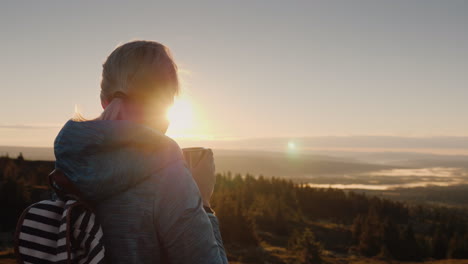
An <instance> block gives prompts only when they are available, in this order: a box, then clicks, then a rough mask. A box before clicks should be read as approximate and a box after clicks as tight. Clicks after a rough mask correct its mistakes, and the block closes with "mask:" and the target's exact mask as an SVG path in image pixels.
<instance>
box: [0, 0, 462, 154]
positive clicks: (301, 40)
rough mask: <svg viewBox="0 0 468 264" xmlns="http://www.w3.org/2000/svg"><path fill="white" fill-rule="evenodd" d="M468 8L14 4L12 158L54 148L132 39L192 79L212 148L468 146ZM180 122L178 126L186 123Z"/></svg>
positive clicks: (198, 126)
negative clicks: (110, 58) (151, 46)
mask: <svg viewBox="0 0 468 264" xmlns="http://www.w3.org/2000/svg"><path fill="white" fill-rule="evenodd" d="M467 14H468V1H455V0H454V1H428V0H420V1H374V0H372V1H271V0H269V1H219V0H218V1H185V2H179V1H171V2H170V3H169V1H168V2H167V3H162V1H147V2H141V1H8V2H6V1H3V2H2V3H1V4H0V33H1V35H0V39H1V49H0V58H1V63H0V80H1V83H0V89H1V90H0V91H1V99H2V100H1V101H0V145H23V146H51V145H52V143H53V139H54V138H55V136H56V134H57V132H58V129H59V128H60V126H61V125H62V124H63V123H64V122H66V120H67V119H69V118H70V117H71V116H72V114H73V111H74V107H75V104H77V105H79V108H80V109H81V111H82V112H83V114H84V115H85V116H86V117H89V118H92V117H95V116H97V115H98V114H99V113H100V111H101V107H100V102H99V89H100V88H99V82H100V74H101V70H102V66H101V65H102V63H103V61H104V59H105V58H106V56H107V55H108V54H109V53H110V52H111V51H112V50H113V49H114V48H115V47H116V46H117V45H118V44H122V43H125V42H127V41H129V40H133V39H150V40H156V41H159V42H162V43H164V44H166V45H167V46H169V47H170V48H171V49H172V52H173V54H174V57H175V59H176V61H177V63H178V65H179V67H180V68H181V78H182V79H183V82H184V98H186V100H189V101H190V102H191V105H192V108H193V118H192V119H193V120H192V122H191V125H190V126H187V127H185V128H182V129H179V131H174V129H173V130H172V131H171V132H173V133H174V134H190V135H198V136H207V137H214V138H232V137H234V138H237V137H295V136H331V135H393V136H416V137H420V136H436V135H437V136H453V135H457V136H467V135H468V122H467V121H468V120H467V117H468V103H467V99H468V15H467ZM178 121H179V122H180V120H178Z"/></svg>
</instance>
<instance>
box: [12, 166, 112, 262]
mask: <svg viewBox="0 0 468 264" xmlns="http://www.w3.org/2000/svg"><path fill="white" fill-rule="evenodd" d="M49 181H50V185H51V187H52V188H53V189H54V190H55V192H56V194H57V196H58V198H57V199H55V200H43V201H40V202H38V203H35V204H33V205H31V206H29V207H28V208H26V209H25V210H24V211H23V214H22V215H21V217H20V219H19V221H18V225H17V228H16V233H15V253H16V256H17V260H18V263H47V264H49V263H67V264H68V263H79V264H82V263H83V264H84V263H86V264H88V263H90V264H91V263H93V264H95V263H105V261H104V252H105V250H104V244H103V240H102V236H103V233H102V229H101V226H100V225H99V223H98V222H97V221H96V216H95V215H94V213H93V211H92V209H91V207H90V206H89V203H87V202H85V201H84V200H82V199H79V197H81V195H80V194H79V192H78V191H77V190H76V189H75V188H74V187H73V185H72V184H71V182H70V181H69V180H68V178H66V177H65V176H64V174H63V173H61V171H59V170H57V169H56V170H54V171H53V172H52V173H51V174H50V175H49Z"/></svg>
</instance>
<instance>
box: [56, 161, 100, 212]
mask: <svg viewBox="0 0 468 264" xmlns="http://www.w3.org/2000/svg"><path fill="white" fill-rule="evenodd" d="M49 185H50V187H51V188H52V190H54V191H55V193H56V194H57V196H58V197H59V198H60V199H62V200H67V197H71V198H72V199H74V200H77V201H79V202H81V203H82V204H83V205H84V206H85V207H87V208H88V209H90V210H91V211H94V210H93V209H94V206H93V204H92V203H91V202H90V201H88V200H86V199H85V198H84V197H83V194H82V193H81V191H80V190H78V188H76V186H75V184H73V182H72V181H71V180H70V179H69V178H68V177H67V176H66V175H65V173H63V171H62V170H60V169H58V168H56V169H54V170H53V171H52V172H51V173H50V174H49Z"/></svg>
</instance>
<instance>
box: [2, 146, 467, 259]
mask: <svg viewBox="0 0 468 264" xmlns="http://www.w3.org/2000/svg"><path fill="white" fill-rule="evenodd" d="M53 168H54V163H53V162H50V161H28V160H25V159H24V158H23V156H22V155H20V156H18V157H17V158H10V157H0V203H1V204H2V213H1V215H2V217H1V218H0V233H1V234H2V236H1V238H2V239H3V240H0V251H1V250H6V249H8V248H11V246H12V245H11V239H8V237H9V236H8V234H12V232H13V230H14V228H15V225H16V221H17V218H18V216H19V215H20V213H21V212H22V210H23V209H24V208H25V207H26V206H28V205H29V204H31V203H33V202H36V201H38V200H41V199H47V198H48V197H49V195H50V191H49V189H48V187H47V175H48V174H49V173H50V172H51V171H52V170H53ZM212 205H213V208H214V211H215V212H216V215H217V216H218V218H219V221H220V227H221V234H222V236H223V240H224V242H225V247H226V251H227V254H228V258H229V260H230V261H231V262H233V263H234V262H237V263H334V262H333V259H334V258H337V257H341V258H343V257H344V258H347V257H351V256H354V257H362V258H373V259H376V260H377V259H378V260H395V261H401V262H405V261H418V262H419V261H426V260H437V259H468V225H467V223H468V211H467V210H465V209H462V208H456V207H448V206H435V205H421V204H413V203H407V202H403V201H394V200H390V199H386V198H379V197H376V196H371V195H368V194H365V193H359V192H356V191H354V192H352V191H343V190H339V189H332V188H312V187H309V186H307V185H305V184H300V183H297V182H292V181H291V180H285V179H281V178H275V177H266V176H261V175H249V174H245V175H240V174H233V173H231V172H224V173H220V174H218V175H217V184H216V187H215V192H214V195H213V198H212ZM5 234H6V235H5ZM5 237H7V238H6V239H5Z"/></svg>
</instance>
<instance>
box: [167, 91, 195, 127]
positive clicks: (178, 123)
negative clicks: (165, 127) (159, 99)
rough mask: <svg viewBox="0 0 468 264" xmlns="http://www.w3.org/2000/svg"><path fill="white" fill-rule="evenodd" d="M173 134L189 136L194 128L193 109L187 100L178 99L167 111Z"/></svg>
mask: <svg viewBox="0 0 468 264" xmlns="http://www.w3.org/2000/svg"><path fill="white" fill-rule="evenodd" d="M167 119H168V120H169V122H170V125H169V128H170V130H171V131H172V133H176V134H187V133H188V132H189V130H190V129H191V128H192V126H193V107H192V104H191V102H190V101H189V100H188V99H187V98H177V99H175V101H174V104H173V105H172V106H171V107H170V108H169V109H168V111H167Z"/></svg>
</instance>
